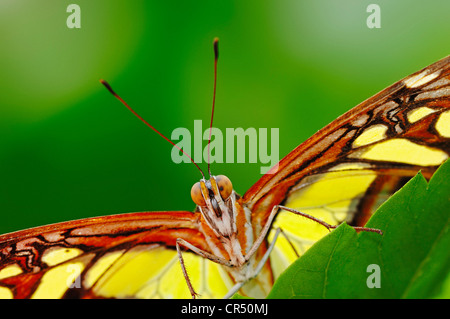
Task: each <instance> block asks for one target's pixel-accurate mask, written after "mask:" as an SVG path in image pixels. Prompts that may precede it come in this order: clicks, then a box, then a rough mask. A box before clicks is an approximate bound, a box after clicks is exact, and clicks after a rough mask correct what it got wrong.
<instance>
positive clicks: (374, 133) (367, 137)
mask: <svg viewBox="0 0 450 319" xmlns="http://www.w3.org/2000/svg"><path fill="white" fill-rule="evenodd" d="M387 129H388V128H387V126H386V125H383V124H376V125H373V126H371V127H369V128H367V129H366V130H365V131H364V132H363V133H362V134H361V135H359V136H358V137H357V138H356V139H355V141H354V142H353V147H360V146H364V145H367V144H371V143H375V142H378V141H381V140H383V139H385V138H386V131H387Z"/></svg>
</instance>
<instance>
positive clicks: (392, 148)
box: [349, 138, 448, 166]
mask: <svg viewBox="0 0 450 319" xmlns="http://www.w3.org/2000/svg"><path fill="white" fill-rule="evenodd" d="M349 157H352V158H362V159H368V160H374V161H386V162H401V163H407V164H412V165H421V166H434V165H439V164H441V163H442V162H443V161H445V160H446V159H447V158H448V155H447V153H445V152H444V151H442V150H440V149H435V148H432V147H428V146H423V145H419V144H415V143H413V142H410V141H409V140H406V139H401V138H394V139H390V140H387V141H384V142H380V143H378V144H375V145H373V146H370V147H368V148H367V149H366V150H364V151H363V152H361V153H359V152H355V153H353V154H350V155H349Z"/></svg>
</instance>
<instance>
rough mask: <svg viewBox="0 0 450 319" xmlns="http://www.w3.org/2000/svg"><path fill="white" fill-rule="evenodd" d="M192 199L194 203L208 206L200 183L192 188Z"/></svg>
mask: <svg viewBox="0 0 450 319" xmlns="http://www.w3.org/2000/svg"><path fill="white" fill-rule="evenodd" d="M191 197H192V200H193V201H194V203H196V204H197V205H199V206H206V202H205V199H204V198H203V195H202V188H201V186H200V182H197V183H195V184H194V186H192V189H191Z"/></svg>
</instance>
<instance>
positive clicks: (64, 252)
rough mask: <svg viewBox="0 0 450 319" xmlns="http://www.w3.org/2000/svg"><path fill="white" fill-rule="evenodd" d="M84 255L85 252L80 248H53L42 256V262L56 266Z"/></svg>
mask: <svg viewBox="0 0 450 319" xmlns="http://www.w3.org/2000/svg"><path fill="white" fill-rule="evenodd" d="M82 253H83V251H82V250H81V249H78V248H66V247H51V248H49V249H47V250H46V251H45V252H44V254H43V255H42V261H43V262H45V263H46V264H47V265H48V266H54V265H58V264H60V263H62V262H65V261H67V260H69V259H72V258H75V257H77V256H79V255H81V254H82Z"/></svg>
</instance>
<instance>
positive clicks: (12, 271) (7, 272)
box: [0, 264, 22, 279]
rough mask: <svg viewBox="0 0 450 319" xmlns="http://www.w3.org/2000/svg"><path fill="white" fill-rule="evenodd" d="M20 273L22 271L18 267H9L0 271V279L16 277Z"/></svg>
mask: <svg viewBox="0 0 450 319" xmlns="http://www.w3.org/2000/svg"><path fill="white" fill-rule="evenodd" d="M21 273H22V269H21V268H20V267H19V266H18V265H16V264H14V265H9V266H6V267H5V268H3V269H2V270H0V279H3V278H8V277H12V276H16V275H19V274H21Z"/></svg>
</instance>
